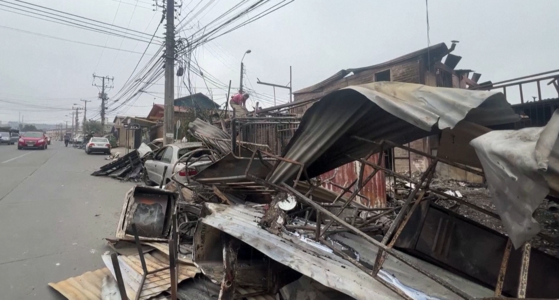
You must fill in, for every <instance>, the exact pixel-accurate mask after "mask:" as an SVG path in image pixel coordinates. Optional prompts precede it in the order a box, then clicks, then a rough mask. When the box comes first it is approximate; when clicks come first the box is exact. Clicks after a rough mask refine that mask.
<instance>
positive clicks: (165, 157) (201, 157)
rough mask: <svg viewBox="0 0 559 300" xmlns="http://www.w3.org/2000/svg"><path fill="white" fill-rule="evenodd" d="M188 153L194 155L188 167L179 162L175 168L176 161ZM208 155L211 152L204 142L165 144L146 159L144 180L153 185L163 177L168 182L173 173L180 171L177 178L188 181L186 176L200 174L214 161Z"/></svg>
mask: <svg viewBox="0 0 559 300" xmlns="http://www.w3.org/2000/svg"><path fill="white" fill-rule="evenodd" d="M186 155H192V156H193V159H192V160H191V161H192V162H189V163H188V167H187V168H185V165H184V163H179V164H177V165H176V167H175V168H174V169H173V166H175V163H177V161H178V160H179V159H180V158H181V157H183V156H186ZM208 155H211V152H210V150H209V149H206V148H204V147H203V145H202V143H177V144H170V145H166V146H163V147H162V148H161V149H158V150H156V151H155V152H154V153H153V156H152V158H151V159H148V160H146V161H145V163H144V168H145V172H146V174H144V176H145V177H144V182H145V184H146V185H153V184H159V183H161V180H162V179H163V182H164V183H168V182H169V181H170V180H171V176H172V175H173V173H176V172H177V173H178V176H177V177H176V178H177V179H178V180H179V181H181V182H186V177H190V176H194V175H196V174H198V172H200V171H202V170H203V169H205V168H207V167H208V166H209V165H210V164H211V163H212V161H211V160H210V158H209V156H208ZM196 160H197V161H196ZM165 167H167V171H166V172H165V173H164V171H165Z"/></svg>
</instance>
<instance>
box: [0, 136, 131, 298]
mask: <svg viewBox="0 0 559 300" xmlns="http://www.w3.org/2000/svg"><path fill="white" fill-rule="evenodd" d="M104 157H105V156H104V155H86V154H85V152H84V151H83V150H78V149H74V148H71V147H68V148H66V147H64V144H63V143H62V142H53V143H52V145H50V146H49V148H48V149H47V150H17V147H16V146H15V145H11V146H8V145H0V299H10V300H16V299H41V300H51V299H56V300H58V299H66V298H64V297H63V296H61V295H60V294H58V292H56V291H55V290H53V289H52V288H50V287H48V283H49V282H58V281H60V280H64V279H66V278H69V277H73V276H77V275H80V274H83V273H85V272H87V271H93V270H97V269H100V268H102V267H104V264H103V262H102V260H101V254H103V253H104V252H105V251H107V250H108V248H107V247H106V243H105V241H104V240H103V239H104V238H105V237H113V236H114V234H115V229H116V224H117V221H118V217H119V215H120V210H121V208H122V203H123V200H124V194H125V193H126V191H128V190H129V189H130V188H131V187H132V186H133V184H131V183H122V182H119V181H117V180H114V179H109V178H102V177H93V176H90V175H89V174H91V172H93V171H94V170H96V169H98V168H99V166H101V165H103V164H105V163H106V161H105V160H104Z"/></svg>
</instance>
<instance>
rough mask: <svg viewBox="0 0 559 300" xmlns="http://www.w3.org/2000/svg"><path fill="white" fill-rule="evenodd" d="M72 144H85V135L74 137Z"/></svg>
mask: <svg viewBox="0 0 559 300" xmlns="http://www.w3.org/2000/svg"><path fill="white" fill-rule="evenodd" d="M70 143H71V144H79V143H83V135H81V134H79V133H78V134H76V135H74V136H73V137H72V139H71V140H70Z"/></svg>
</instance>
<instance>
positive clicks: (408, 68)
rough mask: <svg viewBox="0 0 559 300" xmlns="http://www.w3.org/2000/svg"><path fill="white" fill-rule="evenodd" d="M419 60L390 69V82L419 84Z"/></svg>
mask: <svg viewBox="0 0 559 300" xmlns="http://www.w3.org/2000/svg"><path fill="white" fill-rule="evenodd" d="M419 62H420V61H419V60H410V61H407V62H403V63H401V64H398V65H395V66H393V67H392V68H390V73H391V77H392V81H399V82H409V83H421V75H420V64H419Z"/></svg>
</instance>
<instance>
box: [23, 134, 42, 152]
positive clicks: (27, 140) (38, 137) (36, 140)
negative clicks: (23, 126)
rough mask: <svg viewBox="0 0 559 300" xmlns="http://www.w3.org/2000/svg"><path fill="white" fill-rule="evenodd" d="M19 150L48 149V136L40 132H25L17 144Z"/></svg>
mask: <svg viewBox="0 0 559 300" xmlns="http://www.w3.org/2000/svg"><path fill="white" fill-rule="evenodd" d="M17 148H18V149H19V150H21V149H23V148H37V149H41V150H45V149H47V136H46V135H45V134H44V133H42V132H38V131H29V132H24V133H23V134H22V135H21V136H20V137H19V140H18V142H17Z"/></svg>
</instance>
